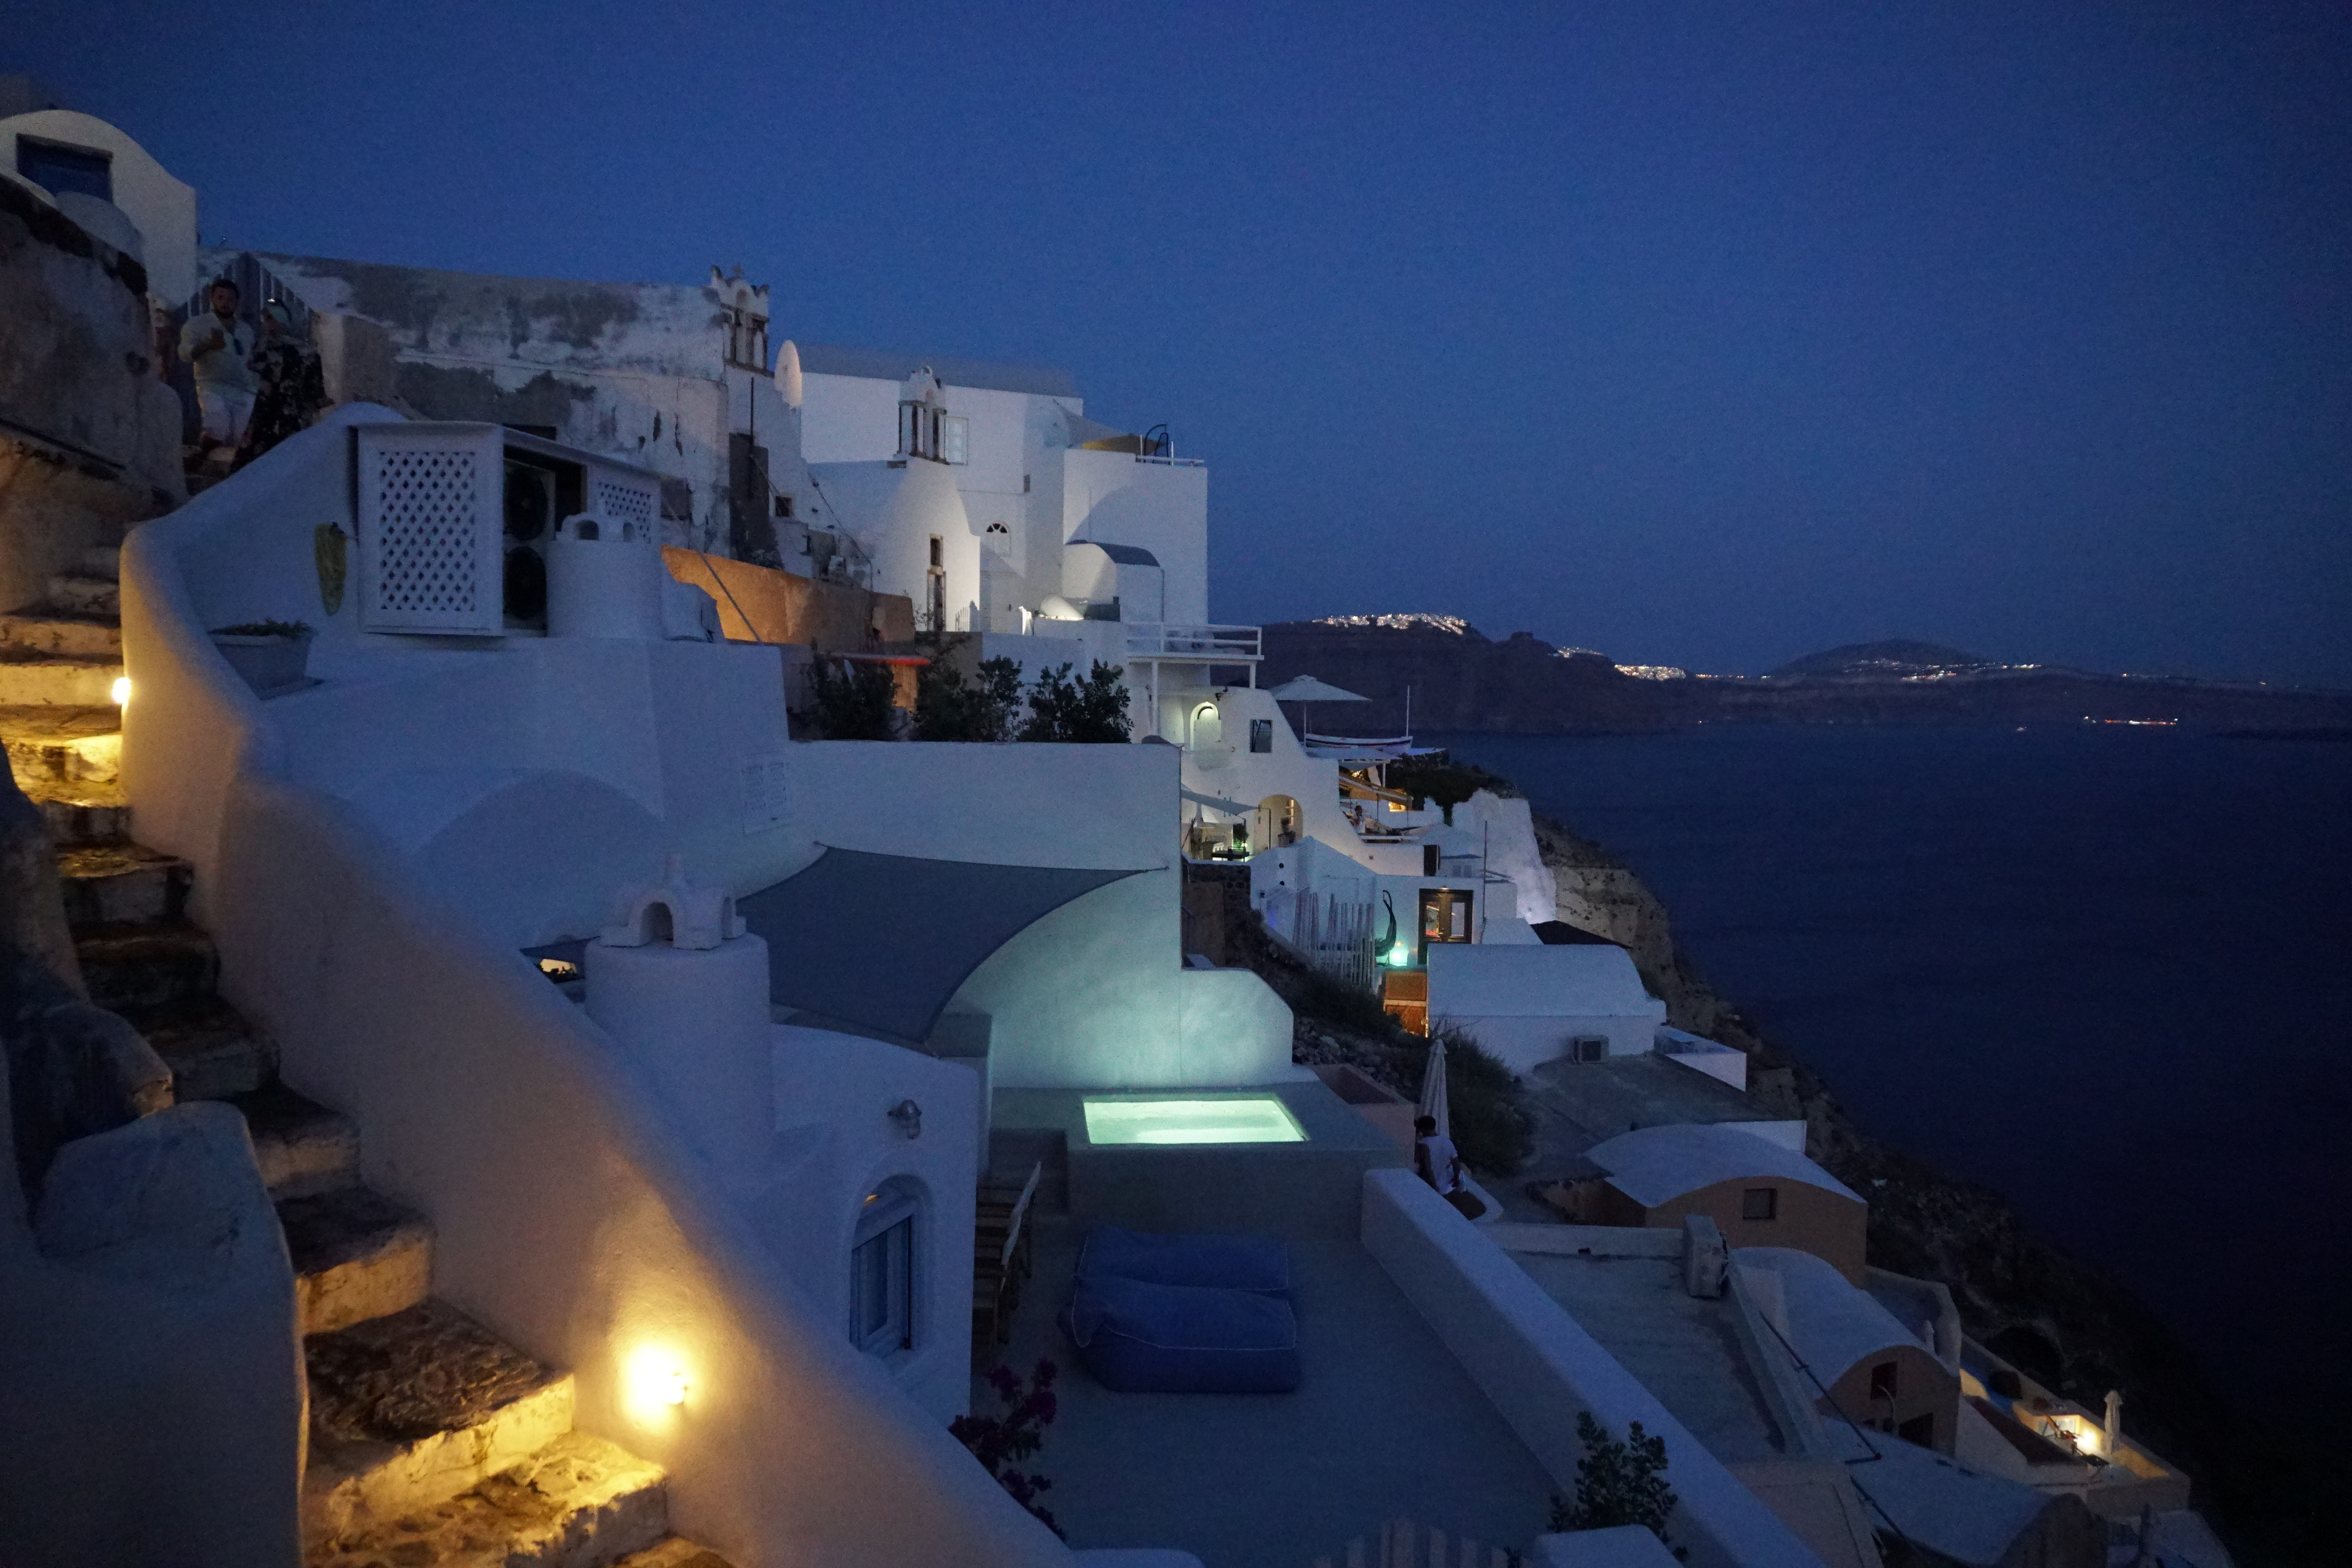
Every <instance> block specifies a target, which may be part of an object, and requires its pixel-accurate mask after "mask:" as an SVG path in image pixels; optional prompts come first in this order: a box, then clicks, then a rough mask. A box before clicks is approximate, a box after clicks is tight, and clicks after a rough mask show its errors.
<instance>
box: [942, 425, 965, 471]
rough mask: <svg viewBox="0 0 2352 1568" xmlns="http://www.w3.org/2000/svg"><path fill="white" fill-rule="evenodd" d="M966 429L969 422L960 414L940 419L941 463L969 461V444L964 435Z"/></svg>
mask: <svg viewBox="0 0 2352 1568" xmlns="http://www.w3.org/2000/svg"><path fill="white" fill-rule="evenodd" d="M968 428H969V422H968V421H966V420H965V418H964V417H963V415H961V414H960V413H950V414H946V415H943V416H942V417H941V418H940V461H941V462H942V463H962V462H966V461H969V455H970V452H971V443H970V437H969V436H968V435H967V434H966V431H967V429H968Z"/></svg>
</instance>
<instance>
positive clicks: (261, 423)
mask: <svg viewBox="0 0 2352 1568" xmlns="http://www.w3.org/2000/svg"><path fill="white" fill-rule="evenodd" d="M253 370H254V373H255V375H256V377H257V381H258V383H259V390H258V391H257V392H256V393H255V396H254V400H253V423H252V425H251V426H250V427H249V428H248V430H247V434H246V440H245V445H244V447H243V449H242V450H240V451H239V452H238V453H237V455H236V465H237V466H238V467H240V468H242V467H244V466H245V465H247V464H248V463H250V462H252V461H253V460H254V459H255V458H257V457H258V456H260V455H262V454H263V453H265V452H267V451H268V450H269V449H270V448H271V447H273V446H275V445H277V444H278V443H279V442H281V441H283V440H285V439H286V438H287V437H288V436H289V435H292V434H295V433H296V432H297V431H299V430H301V429H304V428H305V427H307V426H308V425H309V424H310V421H311V419H312V418H313V417H315V416H316V415H317V413H318V412H319V411H320V409H322V408H324V407H326V406H327V382H326V377H325V375H324V374H323V373H322V372H321V371H320V368H319V351H318V350H316V349H313V348H311V347H310V344H308V343H305V342H303V341H302V340H300V339H299V338H298V337H296V336H295V335H294V317H293V313H292V312H291V311H289V310H288V309H287V308H286V307H285V306H284V305H282V304H280V303H279V302H278V301H277V300H275V299H273V300H271V301H270V302H269V303H268V304H267V305H265V306H263V307H262V308H261V346H260V347H259V348H257V349H256V350H254V351H253Z"/></svg>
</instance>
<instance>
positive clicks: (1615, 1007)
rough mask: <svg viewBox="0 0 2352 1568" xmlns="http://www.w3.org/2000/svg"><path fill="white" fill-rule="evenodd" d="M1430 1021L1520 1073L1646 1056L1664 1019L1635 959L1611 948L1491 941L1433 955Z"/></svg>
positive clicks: (1437, 949)
mask: <svg viewBox="0 0 2352 1568" xmlns="http://www.w3.org/2000/svg"><path fill="white" fill-rule="evenodd" d="M1429 1015H1430V1017H1431V1019H1445V1020H1447V1021H1448V1022H1451V1023H1454V1024H1457V1025H1459V1026H1460V1027H1461V1028H1462V1029H1464V1030H1466V1031H1468V1033H1469V1034H1470V1035H1471V1037H1472V1038H1474V1039H1475V1040H1477V1042H1478V1043H1479V1044H1480V1045H1481V1046H1483V1047H1484V1048H1485V1049H1486V1051H1488V1052H1490V1053H1491V1054H1493V1055H1494V1056H1496V1058H1498V1059H1499V1060H1501V1061H1503V1063H1504V1064H1505V1065H1507V1067H1509V1068H1510V1070H1511V1071H1514V1072H1527V1071H1530V1070H1532V1069H1534V1068H1536V1067H1538V1066H1540V1065H1541V1064H1542V1063H1544V1062H1547V1061H1558V1060H1559V1059H1561V1058H1563V1057H1565V1058H1567V1059H1569V1060H1570V1061H1601V1060H1603V1059H1604V1058H1607V1057H1612V1056H1639V1055H1644V1054H1647V1053H1648V1052H1649V1051H1652V1050H1653V1049H1654V1047H1655V1045H1656V1043H1657V1034H1658V1030H1659V1029H1660V1028H1662V1027H1663V1026H1664V1023H1665V1021H1666V1004H1665V1003H1664V1002H1662V1001H1660V1000H1658V998H1655V997H1654V996H1652V995H1650V993H1649V991H1648V990H1647V989H1646V988H1643V984H1642V977H1641V975H1640V973H1639V972H1638V971H1637V970H1636V969H1635V968H1634V967H1633V956H1632V955H1630V954H1628V953H1627V952H1626V951H1625V949H1623V948H1622V947H1619V946H1614V945H1613V944H1605V943H1594V944H1591V945H1580V946H1542V945H1537V946H1525V945H1519V944H1502V943H1486V944H1481V945H1478V946H1433V947H1432V948H1431V949H1430V950H1429Z"/></svg>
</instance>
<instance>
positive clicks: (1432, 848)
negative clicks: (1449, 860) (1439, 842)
mask: <svg viewBox="0 0 2352 1568" xmlns="http://www.w3.org/2000/svg"><path fill="white" fill-rule="evenodd" d="M1442 859H1444V851H1443V850H1440V849H1439V848H1438V847H1437V846H1436V845H1435V844H1423V845H1422V846H1421V874H1422V875H1423V876H1435V875H1436V874H1437V862H1439V861H1440V860H1442Z"/></svg>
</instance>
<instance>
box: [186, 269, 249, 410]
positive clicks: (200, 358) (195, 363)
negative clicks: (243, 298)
mask: <svg viewBox="0 0 2352 1568" xmlns="http://www.w3.org/2000/svg"><path fill="white" fill-rule="evenodd" d="M205 295H206V298H207V300H208V302H209V303H210V304H211V306H212V308H211V309H210V310H208V311H206V312H205V314H203V315H201V316H191V317H189V318H188V324H187V325H186V326H184V327H183V328H181V329H180V358H182V359H183V360H185V361H187V362H188V368H189V369H190V370H191V371H194V373H195V378H196V406H197V408H198V409H199V410H200V411H201V412H202V413H203V415H204V437H203V441H202V445H203V446H204V448H205V450H206V451H207V452H209V451H210V450H211V449H212V448H214V447H216V446H226V447H228V448H229V449H230V450H232V451H234V450H235V449H236V448H237V447H239V446H242V445H244V444H245V433H246V427H247V424H249V423H251V421H252V419H253V397H254V392H255V390H256V382H255V380H254V374H253V365H252V359H253V348H254V342H253V328H252V327H251V326H250V325H249V324H248V323H247V322H245V321H242V320H239V319H237V314H236V302H237V289H236V284H234V283H231V282H230V281H229V280H228V279H227V278H226V277H215V278H214V279H213V285H212V287H210V288H209V289H207V290H205Z"/></svg>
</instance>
